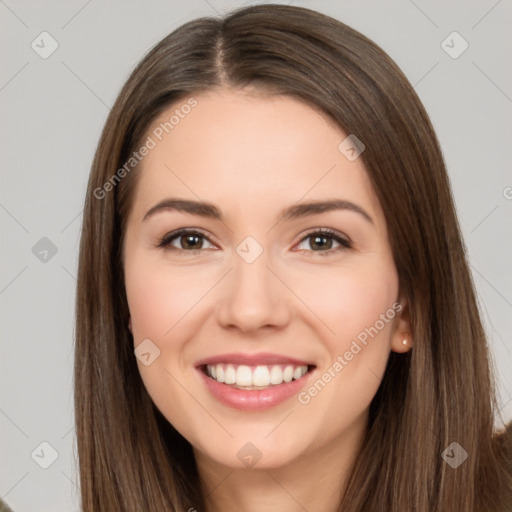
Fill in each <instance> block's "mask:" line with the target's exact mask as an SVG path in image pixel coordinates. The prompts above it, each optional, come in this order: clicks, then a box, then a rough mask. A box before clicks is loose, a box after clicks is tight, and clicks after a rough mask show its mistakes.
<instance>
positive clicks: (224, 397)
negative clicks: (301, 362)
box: [197, 368, 314, 411]
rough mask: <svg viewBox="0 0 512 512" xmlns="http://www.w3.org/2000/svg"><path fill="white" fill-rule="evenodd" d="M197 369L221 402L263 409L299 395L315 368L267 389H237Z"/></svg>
mask: <svg viewBox="0 0 512 512" xmlns="http://www.w3.org/2000/svg"><path fill="white" fill-rule="evenodd" d="M197 371H198V372H199V373H200V375H201V377H202V379H203V381H204V383H205V384H206V387H207V388H208V390H209V391H210V393H211V394H212V395H213V396H214V397H215V398H216V399H217V400H219V401H220V402H222V403H224V404H226V405H229V406H230V407H234V408H235V409H241V410H244V411H261V410H263V409H270V408H271V407H274V406H276V405H279V404H281V403H283V402H284V401H286V400H288V399H289V398H291V397H292V396H294V395H297V394H298V393H299V391H300V390H301V389H302V388H303V387H304V385H305V384H306V379H307V378H308V377H309V376H310V375H311V374H312V373H313V371H314V370H312V371H309V372H308V373H306V374H305V375H303V376H302V377H301V378H300V379H297V380H292V381H291V382H283V383H282V384H278V385H276V386H271V387H269V388H267V389H251V390H243V389H237V388H233V387H231V386H228V385H227V384H222V383H221V382H217V381H216V380H214V379H212V378H210V377H208V376H207V375H206V374H205V373H204V372H203V371H202V370H201V368H197Z"/></svg>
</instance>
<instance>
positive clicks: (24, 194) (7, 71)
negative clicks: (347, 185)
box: [0, 0, 512, 512]
mask: <svg viewBox="0 0 512 512" xmlns="http://www.w3.org/2000/svg"><path fill="white" fill-rule="evenodd" d="M248 3H251V2H246V4H248ZM287 3H288V2H287ZM293 4H294V5H299V6H305V7H311V8H315V9H317V10H319V11H321V12H325V13H326V14H330V15H331V16H334V17H336V18H338V19H340V20H342V21H343V22H345V23H347V24H349V25H351V26H352V27H354V28H356V29H358V30H360V31H361V32H363V33H364V34H366V35H367V36H369V37H370V38H371V39H373V40H374V41H375V42H376V43H378V44H379V45H380V46H381V47H382V48H383V49H384V50H385V51H387V52H388V53H389V54H390V55H391V57H392V58H394V59H395V61H396V62H397V63H398V65H399V66H400V67H401V68H402V69H403V70H404V72H405V74H406V75H407V77H408V78H409V80H410V81H411V83H412V84H413V85H414V86H415V88H416V90H417V92H418V94H419V96H420V97H421V99H422V101H423V102H424V104H425V106H426V108H427V110H428V112H429V114H430V116H431V118H432V121H433V123H434V126H435V128H436V130H437V134H438V136H439V139H440V141H441V145H442V148H443V151H444V154H445V158H446V162H447V165H448V169H449V173H450V178H451V180H452V185H453V189H454V194H455V200H456V203H457V208H458V213H459V218H460V222H461V226H462V229H463V233H464V236H465V240H466V243H467V246H468V250H469V256H470V260H471V265H472V270H473V275H474V279H475V284H476V287H477V291H478V295H479V299H480V303H481V308H482V312H483V315H484V319H485V322H486V327H487V331H488V334H489V337H490V341H491V344H492V350H493V355H494V359H495V363H496V366H497V372H498V384H499V391H500V396H501V398H500V407H501V409H502V411H503V413H504V416H505V418H506V419H512V406H511V404H512V402H511V399H512V375H511V372H510V368H511V367H512V354H511V353H512V337H511V334H510V333H511V332H512V328H511V327H512V325H511V324H512V322H511V308H512V286H511V283H512V272H511V261H512V258H511V253H512V237H511V236H510V234H511V229H510V225H511V224H512V222H511V210H512V200H511V199H510V198H511V197H512V188H510V187H512V176H511V172H510V169H511V160H512V157H511V151H510V145H511V141H512V117H511V110H512V85H511V84H512V69H511V67H510V62H512V55H511V53H512V45H511V32H510V27H511V26H512V23H511V21H512V3H511V2H510V1H506V0H501V1H495V0H492V1H491V0H490V1H471V2H464V3H462V2H455V1H452V2H446V1H430V2H427V1H426V0H414V1H411V0H401V1H395V2H391V1H385V2H383V1H373V2H369V1H337V2H334V1H331V2H328V1H316V2H313V1H310V2H307V1H302V2H301V1H298V0H297V1H295V2H293ZM239 5H242V4H241V2H225V1H222V0H208V1H206V0H195V1H186V2H185V1H176V2H170V1H166V2H164V1H152V2H148V1H142V0H140V1H122V2H121V1H112V0H111V1H108V2H106V1H104V2H101V1H100V0H89V1H87V0H72V1H69V0H68V1H58V2H57V1H47V2H28V1H17V0H0V24H1V27H0V41H1V44H0V48H1V50H0V51H1V54H2V55H1V61H0V62H1V78H0V105H1V125H0V126H1V128H0V129H1V137H0V140H1V156H0V158H1V163H2V166H1V170H2V173H1V189H0V223H1V236H2V243H1V274H0V307H1V337H2V345H1V350H2V355H1V357H0V365H1V369H0V370H1V373H0V375H1V384H2V386H1V390H0V393H1V394H0V431H1V449H2V451H1V464H0V496H1V497H3V498H4V499H5V500H6V502H7V503H9V504H10V505H11V506H12V507H13V509H14V511H15V512H20V511H27V512H28V511H37V512H42V511H52V512H57V511H76V510H78V500H77V490H78V487H77V485H78V483H77V482H78V479H77V474H76V468H75V462H74V457H75V456H74V443H75V437H74V429H73V405H72V363H73V315H74V294H75V286H76V279H75V276H76V262H77V252H78V241H79V232H80V224H81V220H82V216H81V211H82V203H83V200H84V194H85V185H86V180H87V176H88V172H89V166H90V163H91V160H92V157H93V152H94V149H95V146H96V143H97V140H98V138H99V135H100V130H101V128H102V126H103V123H104V122H105V119H106V116H107V113H108V111H109V107H110V106H111V105H112V104H113V102H114V99H115V97H116V94H117V93H118V91H119V89H120V87H121V85H122V84H123V82H124V80H125V79H126V78H127V76H128V73H129V72H130V70H131V69H132V68H133V66H134V65H135V63H136V62H137V61H138V60H139V59H140V58H141V57H142V56H143V54H144V53H145V52H146V51H147V50H148V49H149V48H150V47H151V46H152V45H154V44H155V43H156V42H158V41H159V40H160V39H161V38H162V37H164V36H165V35H167V34H168V33H169V32H170V31H171V30H173V29H174V28H175V27H177V26H179V25H181V24H182V23H184V22H185V21H188V20H189V19H192V18H194V17H198V16H203V15H215V14H216V11H218V12H220V13H223V12H225V11H226V10H227V9H229V8H231V7H236V6H239ZM43 31H47V32H49V33H50V34H51V36H52V37H53V38H54V39H55V40H56V41H57V42H58V45H59V46H58V49H57V50H56V51H55V52H54V53H53V54H52V55H51V56H49V57H48V58H47V59H43V58H41V57H40V55H39V54H38V53H36V51H34V50H33V49H32V47H31V43H32V41H34V40H36V43H37V42H38V41H39V45H40V46H43V44H44V47H45V49H46V50H47V49H48V48H49V40H48V39H46V40H45V41H46V42H45V43H40V40H41V38H38V36H39V34H41V32H43ZM453 31H457V32H459V33H460V34H461V36H462V37H463V38H464V39H465V40H466V41H467V42H468V43H469V48H468V49H467V51H465V52H464V53H463V54H462V55H460V56H459V57H458V58H456V59H454V58H452V57H451V56H450V55H448V54H447V53H446V51H445V50H444V49H443V48H442V46H441V43H442V41H443V40H445V39H446V38H447V36H449V35H450V34H451V33H452V32H453ZM445 45H449V46H451V47H452V48H451V49H450V51H451V52H452V54H453V52H454V51H457V50H459V49H461V48H462V46H461V45H462V41H460V40H457V39H456V38H455V39H454V38H453V36H452V37H451V38H448V40H447V42H446V43H445ZM44 237H46V238H47V239H49V240H50V241H51V243H50V242H48V240H43V241H41V239H42V238H44ZM36 244H37V245H36ZM34 246H35V249H33V248H34ZM53 246H54V251H55V249H56V250H57V252H56V253H55V254H53V253H52V247H53ZM44 250H48V251H49V252H48V253H45V252H44ZM43 441H45V442H47V443H49V444H50V445H51V447H53V449H54V450H55V451H56V452H57V453H58V457H57V459H56V460H55V461H54V462H53V464H51V466H49V467H48V468H47V469H43V468H42V467H40V466H41V465H46V464H49V463H50V462H52V460H53V458H52V449H51V448H49V447H48V446H47V445H43V446H42V447H41V446H40V443H41V442H43ZM34 450H35V451H34ZM31 454H33V455H32V456H31Z"/></svg>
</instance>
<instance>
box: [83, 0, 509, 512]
mask: <svg viewBox="0 0 512 512" xmlns="http://www.w3.org/2000/svg"><path fill="white" fill-rule="evenodd" d="M76 322H77V323H76V365H75V375H76V381H75V382H76V384H75V386H76V387H75V401H76V403H75V406H76V423H77V440H78V455H79V462H80V472H81V493H82V503H83V510H84V511H93V510H94V511H97V510H108V511H114V510H115V511H132V510H133V511H135V510H176V511H186V510H188V511H191V510H206V511H214V510H246V511H253V510H263V509H264V510H280V511H286V510H309V511H314V510H322V511H325V510H332V511H335V510H340V511H343V512H347V511H354V512H355V511H376V510H379V511H381V510H383V511H386V512H395V511H404V510H416V511H422V512H423V511H425V512H426V511H429V512H432V511H439V512H440V511H443V512H444V511H468V512H477V511H478V512H480V511H491V510H492V511H498V510H509V509H510V503H511V501H510V499H511V498H510V497H511V492H512V491H511V489H512V485H511V468H510V443H511V441H510V429H508V430H507V432H502V433H496V432H494V431H493V418H494V406H495V404H494V392H493V388H492V384H491V382H492V381H491V375H490V371H489V360H488V349H487V346H486V341H485V334H484V330H483V328H482V324H481V320H480V317H479V312H478V309H477V305H476V301H475V294H474V290H473V285H472V281H471V277H470V272H469V269H468V265H467V262H466V259H465V253H464V247H463V243H462V240H461V235H460V231H459V227H458V223H457V219H456V215H455V210H454V205H453V200H452V197H451V192H450V187H449V182H448V178H447V174H446V170H445V166H444V163H443V159H442V156H441V152H440V149H439V146H438V143H437V140H436V137H435V134H434V132H433V129H432V126H431V123H430V121H429V119H428V116H427V115H426V113H425V111H424V109H423V107H422V106H421V103H420V101H419V99H418V98H417V96H416V94H415V92H414V90H413V89H412V87H411V86H410V84H409V83H408V82H407V80H406V79H405V77H404V76H403V74H402V73H401V72H400V70H399V69H398V68H397V66H396V65H395V64H394V63H393V62H392V61H391V59H390V58H389V57H388V56H387V55H385V54H384V53H383V51H382V50H380V49H379V48H378V47H377V46H376V45H375V44H373V43H372V42H371V41H369V40H368V39H366V38H365V37H364V36H362V35H361V34H359V33H357V32H355V31H354V30H352V29H350V28H349V27H347V26H345V25H343V24H342V23H340V22H338V21H336V20H333V19H331V18H328V17H326V16H324V15H321V14H319V13H316V12H314V11H311V10H307V9H302V8H297V7H289V6H288V7H287V6H278V5H266V6H254V7H249V8H245V9H241V10H239V11H237V12H234V13H232V14H230V15H228V16H226V17H225V18H223V19H212V18H202V19H198V20H195V21H192V22H190V23H187V24H185V25H183V26H182V27H180V28H179V29H177V30H176V31H174V32H173V33H172V34H170V35H169V36H168V37H166V38H165V39H164V40H163V41H161V42H160V43H159V44H158V45H157V46H156V47H155V48H153V49H152V50H151V51H150V52H149V54H148V55H147V56H146V57H145V58H144V59H143V60H142V62H141V63H140V64H139V65H138V67H137V68H136V69H135V70H134V71H133V73H132V75H131V76H130V78H129V79H128V81H127V83H126V84H125V86H124V87H123V89H122V91H121V93H120V95H119V97H118V99H117V101H116V103H115V105H114V107H113V109H112V111H111V113H110V116H109V118H108V120H107V123H106V126H105V128H104V131H103V134H102V136H101V140H100V143H99V146H98V149H97V153H96V156H95V160H94V163H93V167H92V171H91V175H90V180H89V188H88V194H87V197H86V204H85V210H84V222H83V231H82V239H81V246H80V261H79V277H78V292H77V321H76Z"/></svg>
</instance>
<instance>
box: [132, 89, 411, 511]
mask: <svg viewBox="0 0 512 512" xmlns="http://www.w3.org/2000/svg"><path fill="white" fill-rule="evenodd" d="M194 97H195V98H196V100H197V102H198V104H197V106H196V107H195V108H194V109H192V110H191V112H190V114H188V115H187V116H186V117H184V119H181V120H180V123H179V124H178V125H177V126H175V127H174V129H173V130H172V132H170V133H169V134H168V135H166V136H165V137H164V138H163V140H162V141H161V142H159V143H158V144H157V146H156V147H155V148H154V149H152V150H151V151H150V152H149V154H148V155H147V156H146V157H145V158H144V159H143V161H142V162H141V166H140V167H139V169H138V170H137V172H140V173H141V175H140V177H141V179H140V180H139V181H138V183H137V187H136V189H135V195H134V202H133V205H132V209H131V211H130V215H129V218H128V222H127V228H126V237H125V242H124V243H125V245H124V269H125V279H126V293H127V298H128V303H129V308H130V316H131V318H130V324H129V328H130V330H131V332H132V333H133V338H134V345H135V347H137V346H138V345H139V344H140V343H141V342H142V341H143V340H145V339H148V338H149V339H150V340H151V341H152V342H153V343H154V344H155V345H156V346H157V347H158V348H159V350H160V356H159V357H158V358H157V359H155V361H154V362H153V363H152V364H151V365H149V366H145V365H143V364H142V363H141V362H140V361H138V365H139V369H140V374H141V376H142V379H143V382H144V385H145V386H146V388H147V390H148V392H149V394H150V396H151V397H152V399H153V401H154V402H155V404H156V405H157V407H158V408H159V409H160V410H161V411H162V413H163V414H164V415H165V417H166V418H167V419H168V420H169V422H170V423H172V424H173V425H174V426H175V428H176V429H177V430H178V431H179V432H180V433H181V434H182V435H183V436H184V437H185V438H186V439H187V440H188V441H189V442H190V443H191V444H192V446H193V448H194V453H195V456H196V461H197V465H198V469H199V473H200V477H201V479H202V482H203V485H204V487H205V490H206V491H205V494H208V493H209V497H208V502H209V509H210V510H222V511H226V512H230V511H238V510H244V511H247V512H251V511H261V510H266V511H267V512H273V511H280V512H283V511H284V512H286V511H296V510H298V509H301V507H303V508H304V509H307V510H308V511H309V512H313V511H322V512H325V511H334V510H336V507H337V502H338V495H337V493H336V492H334V491H335V490H336V489H338V490H339V493H341V492H343V490H344V486H345V482H346V478H347V476H348V474H349V472H350V469H351V467H352V466H353V464H354V461H355V460H356V457H357V454H358V451H359V449H360V447H361V444H362V442H363V439H364V435H365V430H366V428H367V423H368V408H369V405H370V402H371V400H372V398H373V397H374V395H375V393H376V391H377V389H378V386H379V383H380V378H381V376H382V375H383V373H384V370H385V367H386V362H387V359H388V357H389V354H390V351H392V350H393V351H396V352H405V351H407V350H409V349H410V347H411V343H410V341H411V340H410V335H409V345H407V346H406V345H404V344H403V343H402V340H403V339H404V337H405V336H407V335H408V333H409V332H410V324H409V318H408V313H407V311H408V309H407V306H406V304H405V302H404V301H403V300H401V298H400V297H399V296H398V293H399V282H398V276H397V272H396V268H395V265H394V261H393V258H392V253H391V248H390V245H389V241H388V236H387V230H386V223H385V218H384V214H383V211H382V209H381V206H380V205H379V203H378V201H377V199H376V197H375V194H374V192H373V190H372V187H371V184H370V181H369V178H368V176H367V173H366V170H365V168H364V165H363V162H362V159H361V158H357V159H356V160H355V161H353V162H351V161H349V160H348V159H347V158H346V157H345V156H344V155H343V154H342V153H341V152H340V151H339V150H338V145H339V144H340V142H341V141H342V140H344V139H345V137H346V134H345V133H343V131H342V130H341V129H340V128H339V127H337V125H335V124H334V123H333V122H332V121H331V120H330V119H329V118H328V117H327V116H325V115H324V114H322V113H320V112H318V111H317V110H316V109H314V108H313V107H311V106H308V105H306V104H304V103H302V102H299V101H298V100H296V99H293V98H291V97H286V96H268V95H264V94H261V93H258V92H257V91H254V90H253V91H251V90H244V91H240V90H237V91H234V90H230V89H220V90H217V91H214V92H208V93H202V94H198V95H194ZM183 103H184V102H183ZM183 103H180V104H183ZM180 104H176V105H172V106H171V107H169V109H168V110H166V111H165V112H164V113H162V115H161V116H160V117H159V118H157V119H156V120H155V121H154V123H153V125H152V127H150V129H149V130H148V135H151V133H152V130H153V129H154V128H155V127H158V125H159V124H160V123H161V122H164V121H166V120H168V119H169V117H170V115H171V114H172V112H173V111H174V110H175V109H176V108H179V105H180ZM170 197H173V198H182V199H190V200H196V201H197V200H202V201H205V202H209V203H213V204H214V205H216V207H217V208H218V209H219V210H220V211H221V212H222V214H223V219H222V221H221V220H217V219H212V218H204V217H201V216H199V215H194V214H190V213H184V212H178V211H176V210H172V209H168V210H161V211H159V212H158V213H155V214H154V215H152V216H150V217H149V218H148V219H146V220H143V218H144V216H145V214H146V212H148V210H149V209H151V208H152V207H153V206H154V205H156V204H157V203H159V202H160V201H162V200H163V199H166V198H170ZM327 199H344V200H347V201H350V202H352V203H355V204H356V205H358V206H359V207H360V208H362V209H364V211H365V212H367V214H368V215H369V216H370V217H371V219H372V222H370V221H368V220H367V219H365V218H364V216H363V215H361V214H359V213H357V212H354V211H350V210H335V211H328V212H323V213H317V214H314V215H311V216H307V217H303V218H296V219H291V220H285V221H282V222H278V218H279V214H280V212H281V211H282V210H283V209H284V208H286V207H289V206H291V205H294V204H296V203H297V202H301V203H303V202H309V201H320V200H327ZM179 228H194V229H196V230H200V231H201V232H202V233H203V234H204V235H205V237H206V238H203V239H202V242H201V239H199V240H200V241H199V245H198V247H199V249H197V250H195V251H191V250H190V249H187V245H186V242H187V240H183V239H181V242H180V238H179V237H178V238H175V239H174V241H172V246H171V247H167V248H165V247H158V242H159V240H160V239H162V238H163V237H164V236H165V235H166V234H168V233H171V232H172V231H174V230H177V229H179ZM321 228H329V229H331V230H334V231H336V232H337V233H339V235H340V236H342V237H344V238H345V239H346V238H349V239H350V240H351V241H352V244H353V246H352V248H349V249H343V250H336V249H337V248H338V247H340V244H339V243H337V242H336V241H334V240H332V239H330V238H327V239H326V244H327V245H325V244H324V245H323V246H320V248H319V245H318V244H316V245H315V237H314V236H310V237H307V235H311V233H312V232H315V230H317V231H318V229H321ZM247 236H252V237H253V238H254V239H255V240H256V241H257V242H258V244H259V245H260V246H261V247H262V248H263V253H262V254H261V255H260V256H259V257H258V258H257V259H256V260H255V261H254V262H253V263H250V264H249V263H247V262H246V261H245V260H244V259H242V258H241V257H240V256H239V255H238V254H237V252H236V248H237V246H238V245H239V244H240V243H241V242H242V241H243V240H244V239H245V238H246V237H247ZM182 242H183V244H184V245H183V244H182ZM201 243H202V245H201ZM330 243H332V245H329V244H330ZM172 247H174V250H173V248H172ZM178 248H182V250H181V251H179V250H178ZM228 271H229V272H228ZM400 300H401V304H402V305H403V306H404V307H403V309H402V310H401V312H400V313H399V314H397V315H396V316H395V317H394V318H393V319H392V320H391V321H389V322H388V323H386V324H385V326H384V328H382V329H381V330H380V331H379V332H378V334H377V335H376V336H374V337H373V338H370V341H369V342H368V344H367V345H366V346H364V347H363V348H362V350H361V351H360V352H359V353H358V354H357V355H355V356H354V357H353V359H352V360H351V361H349V362H348V364H347V365H346V366H345V367H344V368H343V371H341V372H340V373H338V374H337V375H336V377H335V378H333V379H332V380H331V382H329V383H328V384H327V385H326V386H325V387H324V388H323V390H322V391H321V392H319V393H318V394H317V395H316V396H315V397H313V398H311V401H310V402H309V403H307V404H306V405H303V404H301V403H299V401H298V400H297V397H296V396H294V397H292V398H291V399H289V400H287V401H285V402H284V403H282V404H280V405H277V406H276V407H273V408H270V409H267V410H263V411H257V412H256V411H241V410H238V409H235V408H232V407H229V406H227V405H224V404H222V403H220V402H219V401H217V400H216V399H215V398H214V397H213V396H212V395H211V394H210V393H209V391H208V390H207V389H206V387H205V386H204V383H203V382H202V380H201V378H200V375H199V374H198V372H197V370H196V369H195V363H196V362H197V361H199V360H200V359H204V358H206V357H211V356H214V355H218V354H224V353H232V352H240V353H259V352H271V353H277V354H285V355H290V356H291V357H296V358H300V359H304V360H306V361H311V362H313V363H314V364H315V365H316V367H317V368H316V369H315V371H314V373H313V374H312V375H309V377H308V380H307V384H305V386H304V389H307V388H308V387H309V386H310V385H311V384H312V383H313V382H314V381H315V380H317V379H318V378H319V377H320V376H321V374H322V372H323V371H324V370H327V369H328V368H329V367H331V366H332V364H333V362H334V361H336V359H337V357H338V356H339V355H343V354H344V353H345V352H346V351H347V350H349V349H350V346H351V343H352V341H353V340H354V339H356V337H357V335H358V334H359V333H361V332H362V331H364V329H365V328H368V327H370V326H374V324H375V322H376V321H377V320H378V319H379V315H381V314H384V313H385V312H386V310H388V309H389V308H391V307H392V305H393V304H394V303H396V302H398V301H400ZM248 442H250V443H252V444H253V445H254V446H256V447H257V449H258V450H259V452H260V453H261V459H260V460H259V461H258V462H257V464H256V465H254V466H253V467H252V468H248V467H246V466H245V465H244V464H242V463H241V461H240V460H239V459H238V457H237V453H238V451H239V450H240V449H241V448H242V447H243V446H244V445H245V444H246V443H248ZM339 493H338V494H339Z"/></svg>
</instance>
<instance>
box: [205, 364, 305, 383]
mask: <svg viewBox="0 0 512 512" xmlns="http://www.w3.org/2000/svg"><path fill="white" fill-rule="evenodd" d="M307 371H308V367H307V366H306V365H304V366H293V365H291V364H290V365H286V366H284V365H283V366H281V365H277V364H276V365H273V366H245V365H239V366H237V365H233V364H208V365H206V373H207V374H208V375H209V376H210V377H211V378H212V379H215V380H216V381H217V382H223V383H224V384H232V385H236V386H243V387H249V386H256V387H261V386H269V385H271V384H273V385H277V384H281V383H283V382H291V381H292V380H294V379H300V378H301V377H302V376H303V375H305V374H306V373H307Z"/></svg>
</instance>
